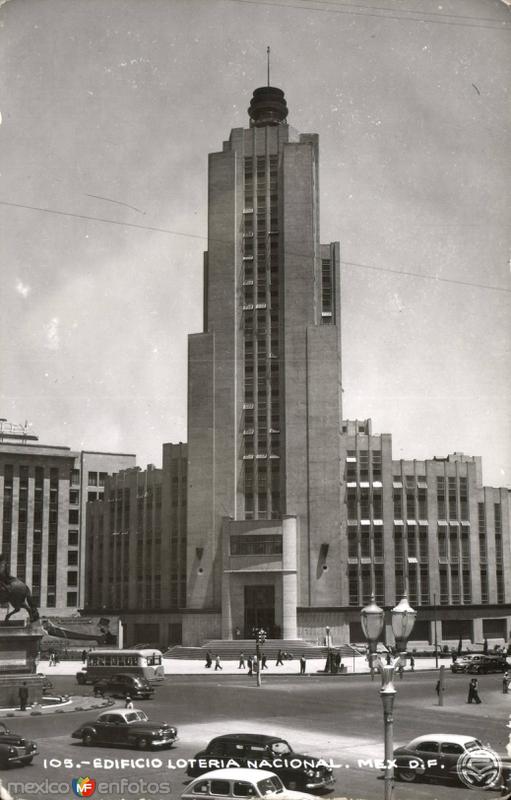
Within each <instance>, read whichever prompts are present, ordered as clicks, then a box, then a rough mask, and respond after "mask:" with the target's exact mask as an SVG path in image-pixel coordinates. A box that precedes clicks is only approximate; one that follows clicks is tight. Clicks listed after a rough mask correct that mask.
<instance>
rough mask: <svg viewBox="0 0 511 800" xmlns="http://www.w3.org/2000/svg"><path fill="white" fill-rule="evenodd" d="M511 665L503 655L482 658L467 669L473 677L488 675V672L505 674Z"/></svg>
mask: <svg viewBox="0 0 511 800" xmlns="http://www.w3.org/2000/svg"><path fill="white" fill-rule="evenodd" d="M510 668H511V665H510V664H508V663H507V661H506V657H505V656H503V655H496V656H490V655H488V656H481V658H480V659H478V660H477V661H473V662H472V663H471V664H469V665H468V667H467V672H470V674H471V675H486V674H487V673H488V672H505V671H506V670H508V669H510Z"/></svg>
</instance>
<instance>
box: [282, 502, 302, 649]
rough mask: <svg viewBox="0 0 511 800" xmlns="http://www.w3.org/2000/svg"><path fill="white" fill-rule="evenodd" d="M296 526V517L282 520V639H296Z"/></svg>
mask: <svg viewBox="0 0 511 800" xmlns="http://www.w3.org/2000/svg"><path fill="white" fill-rule="evenodd" d="M297 538H298V537H297V524H296V517H284V519H283V520H282V638H283V639H296V638H298V626H297V615H296V606H297V601H298V587H297V574H296V569H297Z"/></svg>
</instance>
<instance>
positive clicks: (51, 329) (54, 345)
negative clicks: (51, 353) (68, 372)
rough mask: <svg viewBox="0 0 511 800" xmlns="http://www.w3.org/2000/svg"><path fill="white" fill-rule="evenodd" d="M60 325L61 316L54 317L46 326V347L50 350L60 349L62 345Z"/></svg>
mask: <svg viewBox="0 0 511 800" xmlns="http://www.w3.org/2000/svg"><path fill="white" fill-rule="evenodd" d="M59 325H60V321H59V318H58V317H52V319H51V320H50V322H48V324H47V325H46V326H45V330H46V347H47V348H48V350H58V349H59V347H60V335H59Z"/></svg>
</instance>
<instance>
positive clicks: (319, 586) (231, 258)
mask: <svg viewBox="0 0 511 800" xmlns="http://www.w3.org/2000/svg"><path fill="white" fill-rule="evenodd" d="M248 113H249V118H250V124H249V127H248V128H246V129H242V128H235V129H233V130H232V131H231V134H230V137H229V140H228V141H226V142H224V145H223V150H222V152H218V153H212V154H210V156H209V216H208V226H209V230H208V250H207V252H206V254H205V259H204V331H203V333H200V334H194V335H191V336H190V337H189V375H188V443H189V484H188V520H187V539H188V544H187V564H188V567H187V570H188V575H187V586H188V590H187V608H188V610H189V612H190V613H189V614H188V615H185V623H184V640H185V643H186V642H189V643H191V642H192V640H195V641H196V640H199V639H201V638H206V636H208V637H209V638H211V637H212V635H213V633H214V631H215V630H216V631H217V633H218V634H220V633H221V635H222V637H223V638H231V637H232V636H233V633H234V631H236V629H238V630H239V631H240V632H243V633H245V634H246V635H248V634H249V632H250V630H251V628H252V627H253V626H254V625H263V626H264V627H266V628H267V630H268V631H269V633H270V635H273V636H274V637H276V638H278V637H279V636H281V637H286V638H292V637H295V636H296V635H297V607H298V606H301V607H306V608H312V607H314V606H317V607H320V606H321V605H322V603H324V602H326V599H327V598H328V599H329V604H330V605H331V604H332V601H334V604H335V602H337V603H338V604H340V602H341V583H342V579H341V573H340V557H339V555H340V522H341V512H340V452H339V434H340V422H341V342H340V317H339V312H340V285H339V283H340V281H339V245H338V243H333V244H329V245H321V244H320V238H319V194H318V192H319V181H318V158H319V152H318V136H317V135H316V134H299V133H298V132H297V131H295V130H294V129H293V128H291V127H290V126H289V125H288V123H287V114H288V109H287V104H286V100H285V97H284V93H283V92H282V91H281V90H280V89H278V88H275V87H273V86H264V87H261V88H258V89H256V90H255V91H254V94H253V97H252V100H251V102H250V107H249V109H248ZM329 552H330V556H333V558H329V560H328V564H327V563H326V560H327V554H328V553H329ZM336 554H337V557H336ZM331 564H332V566H330V565H331ZM201 612H203V614H202V615H201ZM192 621H193V622H192Z"/></svg>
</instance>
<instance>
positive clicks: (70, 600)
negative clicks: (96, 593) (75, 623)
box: [48, 592, 78, 608]
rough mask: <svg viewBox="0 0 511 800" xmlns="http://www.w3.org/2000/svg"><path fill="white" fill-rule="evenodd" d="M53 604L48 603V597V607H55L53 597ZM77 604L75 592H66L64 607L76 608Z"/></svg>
mask: <svg viewBox="0 0 511 800" xmlns="http://www.w3.org/2000/svg"><path fill="white" fill-rule="evenodd" d="M52 600H53V602H52V603H50V596H49V595H48V606H52V607H55V596H53V598H52ZM77 604H78V593H77V592H68V593H67V600H66V605H67V607H68V608H71V607H72V606H76V605H77Z"/></svg>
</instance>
